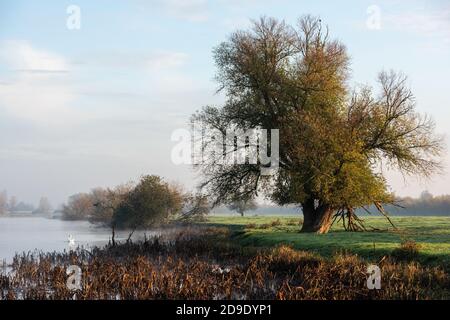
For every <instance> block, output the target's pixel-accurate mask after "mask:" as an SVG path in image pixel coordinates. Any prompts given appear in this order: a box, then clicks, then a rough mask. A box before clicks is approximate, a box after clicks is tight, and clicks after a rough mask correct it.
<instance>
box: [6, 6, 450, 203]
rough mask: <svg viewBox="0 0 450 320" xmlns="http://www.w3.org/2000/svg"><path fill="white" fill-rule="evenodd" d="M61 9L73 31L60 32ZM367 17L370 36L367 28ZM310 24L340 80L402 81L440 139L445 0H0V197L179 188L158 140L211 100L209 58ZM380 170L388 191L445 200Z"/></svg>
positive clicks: (448, 39) (184, 175)
mask: <svg viewBox="0 0 450 320" xmlns="http://www.w3.org/2000/svg"><path fill="white" fill-rule="evenodd" d="M69 5H77V6H79V8H80V9H81V29H80V30H69V29H68V28H67V27H66V20H67V18H68V16H69V15H68V14H67V13H66V9H67V7H68V6H69ZM372 5H376V6H377V8H379V10H380V18H381V19H380V27H381V28H380V29H371V28H369V27H368V25H367V19H368V18H369V14H368V11H367V10H368V8H369V7H370V6H372ZM303 14H313V15H318V16H320V17H321V18H322V20H323V21H324V22H326V23H327V24H328V25H329V27H330V30H331V34H332V36H333V37H335V38H338V39H340V40H341V41H342V42H344V43H345V44H346V45H347V47H348V51H349V53H350V55H351V57H352V69H353V72H352V74H353V77H352V82H353V83H368V84H373V83H374V79H375V78H376V75H377V73H378V72H379V71H381V70H382V69H391V68H392V69H394V70H400V71H403V72H404V73H405V74H407V75H408V76H409V81H410V84H411V87H412V89H413V91H414V93H415V95H416V98H417V107H418V110H420V111H421V112H426V113H428V114H430V115H432V116H433V117H434V119H435V120H436V122H437V128H438V132H440V133H442V134H444V135H446V141H447V143H448V138H447V137H448V136H449V133H450V125H449V124H450V108H449V107H450V84H449V81H448V75H449V74H450V59H449V57H450V4H449V3H448V1H438V0H435V1H423V0H420V1H409V0H408V1H407V0H391V1H357V0H355V1H298V0H296V1H287V0H284V1H283V0H278V1H275V0H259V1H257V0H243V1H242V0H241V1H239V0H228V1H226V0H216V1H208V0H167V1H164V0H148V1H144V0H130V1H119V0H116V1H112V0H108V1H107V0H103V1H100V0H95V1H94V0H85V1H81V0H74V1H52V0H47V1H43V0H41V1H31V0H28V1H20V0H19V1H18V0H0V190H2V189H8V193H9V195H16V196H17V197H18V198H19V199H22V200H26V201H32V202H36V201H37V200H38V199H39V197H40V196H41V195H47V196H49V197H50V199H51V200H52V202H53V203H54V204H57V203H60V202H62V201H64V200H65V199H66V198H67V196H69V195H70V194H73V193H76V192H79V191H87V190H89V189H91V188H92V187H96V186H112V185H115V184H118V183H122V182H126V181H128V180H136V179H137V178H138V177H139V176H140V175H141V174H145V173H155V174H160V175H162V176H164V177H166V178H167V179H168V180H170V181H177V182H179V183H182V184H185V185H187V186H190V187H191V186H193V184H194V183H193V181H194V179H193V175H192V172H191V169H190V168H189V167H188V166H175V165H173V164H172V163H171V161H170V151H171V148H172V147H173V145H174V143H173V142H171V141H170V134H171V132H172V131H173V130H174V129H177V128H181V127H184V126H185V125H186V121H187V118H188V117H189V115H190V114H191V113H192V112H194V111H195V110H196V109H199V108H200V107H202V106H203V105H206V104H213V103H220V102H221V101H222V98H221V97H220V96H219V95H215V94H214V92H215V89H216V84H215V83H214V81H213V80H212V79H213V76H214V72H215V69H214V64H213V61H212V55H211V50H212V49H213V47H214V46H216V45H218V44H219V43H220V42H221V41H224V40H225V39H226V37H227V35H228V34H229V33H230V32H232V31H233V30H235V29H237V28H245V27H246V26H247V25H248V21H249V19H256V18H258V17H260V16H262V15H266V16H273V17H277V18H280V19H285V20H286V21H287V22H289V23H295V21H296V19H297V18H298V17H299V16H301V15H303ZM449 163H450V161H449V158H448V156H446V157H445V159H444V164H445V166H446V173H445V175H443V176H437V177H433V179H432V180H431V181H421V180H417V179H408V180H407V181H404V180H403V179H402V178H401V176H399V175H398V174H395V173H389V178H390V181H389V182H390V185H391V187H392V189H393V190H394V191H395V192H396V193H398V194H400V195H413V196H416V195H418V194H419V193H420V192H421V191H422V190H424V189H428V190H430V191H431V192H432V193H434V194H444V193H450V184H449V183H448V180H449V177H450V175H449V174H448V173H447V172H448V167H450V166H449Z"/></svg>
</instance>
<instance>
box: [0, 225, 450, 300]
mask: <svg viewBox="0 0 450 320" xmlns="http://www.w3.org/2000/svg"><path fill="white" fill-rule="evenodd" d="M225 229H226V228H225ZM225 229H224V228H186V229H184V230H182V231H181V232H179V233H178V234H175V235H172V236H171V237H170V238H161V237H159V238H154V239H147V240H146V241H143V242H140V243H131V242H128V243H124V244H121V245H118V246H107V247H105V248H103V249H95V250H93V251H92V252H87V251H85V250H77V251H75V252H70V253H35V254H31V253H30V254H22V255H17V256H16V257H15V258H14V261H13V264H12V269H13V270H12V272H11V274H10V276H9V277H0V299H72V298H73V296H74V292H70V291H69V290H68V289H67V287H66V280H67V275H66V272H65V271H66V268H67V267H68V266H69V265H73V264H75V265H78V266H80V267H81V269H82V272H83V275H82V290H80V291H78V292H76V298H77V299H289V300H290V299H319V300H322V299H449V298H450V295H449V288H450V281H449V274H448V273H446V272H445V271H443V270H442V269H440V268H438V267H424V266H421V265H419V264H417V263H415V262H407V263H406V262H399V261H396V260H395V259H393V258H390V257H386V258H385V259H383V260H382V261H381V262H379V263H378V265H379V266H380V268H381V270H382V289H381V290H369V289H367V286H366V280H367V274H366V268H367V265H368V263H367V261H364V260H362V259H361V258H359V257H358V256H356V255H350V254H336V255H335V256H334V257H333V258H331V259H324V258H322V257H319V256H316V255H314V254H312V253H309V252H306V251H298V250H294V249H292V248H291V247H288V246H279V247H277V248H274V249H272V250H264V251H257V250H254V249H253V250H252V249H250V248H248V249H245V250H244V249H242V248H241V247H239V246H235V245H233V244H232V243H231V242H230V241H229V234H228V230H225Z"/></svg>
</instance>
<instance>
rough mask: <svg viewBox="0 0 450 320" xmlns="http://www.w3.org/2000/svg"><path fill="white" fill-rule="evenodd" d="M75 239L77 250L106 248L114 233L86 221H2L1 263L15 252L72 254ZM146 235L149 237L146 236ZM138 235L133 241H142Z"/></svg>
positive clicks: (124, 234)
mask: <svg viewBox="0 0 450 320" xmlns="http://www.w3.org/2000/svg"><path fill="white" fill-rule="evenodd" d="M128 234H129V233H128V232H127V231H122V232H116V239H117V240H125V239H126V238H127V237H128ZM69 235H72V236H73V238H74V239H75V246H83V247H84V248H87V249H89V248H91V247H92V246H103V245H105V244H107V243H108V241H109V240H110V239H111V230H110V229H108V228H103V227H98V226H96V225H93V224H91V223H89V222H87V221H62V220H58V219H47V218H43V217H0V263H1V262H2V261H3V260H6V261H8V262H9V261H11V259H12V257H13V256H14V254H15V253H16V252H28V251H34V250H41V251H44V252H48V251H63V250H70V248H73V246H72V247H71V246H69V241H68V237H69ZM147 235H150V234H149V232H147ZM142 236H143V233H140V234H138V233H136V234H134V235H133V239H136V238H138V237H142Z"/></svg>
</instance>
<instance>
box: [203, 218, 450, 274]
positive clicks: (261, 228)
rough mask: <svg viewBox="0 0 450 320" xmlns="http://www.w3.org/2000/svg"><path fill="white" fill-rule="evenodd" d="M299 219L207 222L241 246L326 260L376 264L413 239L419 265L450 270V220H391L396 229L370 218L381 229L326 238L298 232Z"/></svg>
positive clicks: (368, 222) (368, 221)
mask: <svg viewBox="0 0 450 320" xmlns="http://www.w3.org/2000/svg"><path fill="white" fill-rule="evenodd" d="M299 220H300V218H299V217H280V216H248V217H240V216H211V217H210V218H209V220H208V222H207V223H208V224H211V225H215V226H221V227H227V228H229V229H230V230H231V234H232V237H233V240H234V241H236V242H237V243H239V244H240V245H242V246H252V247H253V246H255V247H272V246H276V245H280V244H287V245H290V246H292V247H293V248H295V249H300V250H308V251H313V252H315V253H317V254H319V255H321V256H324V257H327V256H331V255H332V254H333V253H335V252H343V251H345V252H351V253H355V254H357V255H359V256H361V257H363V258H366V259H368V260H374V261H376V260H377V259H380V258H382V257H383V256H384V255H388V254H390V253H392V251H393V250H394V249H396V248H398V247H399V246H400V244H401V243H402V242H403V241H406V240H413V241H415V242H416V243H417V244H418V245H419V255H418V257H417V260H418V261H419V262H421V263H424V264H429V265H441V266H443V267H444V268H446V269H447V270H448V269H450V217H392V221H393V222H394V224H395V225H396V227H397V228H398V229H397V230H394V229H393V227H392V226H391V225H390V224H389V222H388V221H387V220H386V219H385V218H383V217H367V218H365V219H364V220H365V222H366V226H367V227H373V228H377V229H379V230H376V231H369V232H346V231H344V230H343V228H342V227H341V226H340V225H335V226H333V228H332V229H331V231H330V232H329V233H328V234H325V235H317V234H302V233H299Z"/></svg>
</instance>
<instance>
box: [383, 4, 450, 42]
mask: <svg viewBox="0 0 450 320" xmlns="http://www.w3.org/2000/svg"><path fill="white" fill-rule="evenodd" d="M385 20H386V22H387V23H388V24H389V25H391V26H392V27H393V28H394V29H396V30H401V31H407V32H411V33H415V34H418V35H421V36H423V37H426V38H428V39H438V40H441V41H443V42H445V43H447V44H448V43H450V7H446V8H443V9H441V10H433V11H408V12H403V13H399V14H391V15H387V16H386V18H385Z"/></svg>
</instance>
